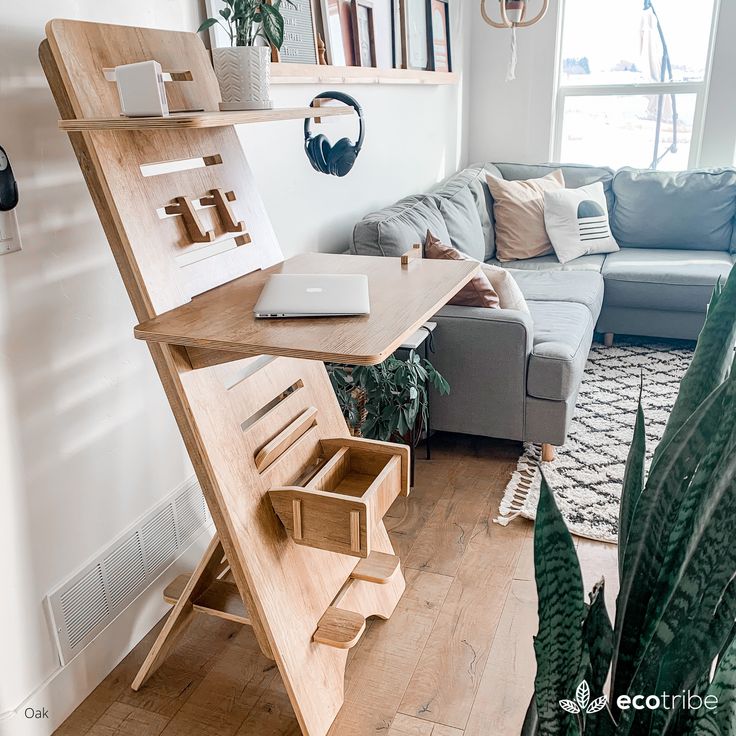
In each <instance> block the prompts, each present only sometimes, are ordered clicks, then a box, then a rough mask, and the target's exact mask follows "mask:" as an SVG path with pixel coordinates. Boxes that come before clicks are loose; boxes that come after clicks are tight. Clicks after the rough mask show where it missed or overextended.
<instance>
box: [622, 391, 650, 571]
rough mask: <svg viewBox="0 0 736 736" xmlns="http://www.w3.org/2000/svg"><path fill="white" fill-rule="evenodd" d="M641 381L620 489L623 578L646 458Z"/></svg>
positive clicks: (642, 484)
mask: <svg viewBox="0 0 736 736" xmlns="http://www.w3.org/2000/svg"><path fill="white" fill-rule="evenodd" d="M642 390H643V381H642V384H641V387H640V389H639V404H638V407H637V410H636V422H635V424H634V437H633V439H632V440H631V447H629V454H628V457H627V458H626V468H625V470H624V483H623V488H622V490H621V506H620V507H619V514H618V540H619V541H618V573H619V578H623V562H624V551H625V550H626V540H627V539H628V538H629V529H630V528H631V518H632V516H633V514H634V509H635V508H636V504H637V503H638V502H639V497H640V496H641V493H642V491H643V490H644V475H645V471H644V464H645V460H646V450H647V448H646V443H647V437H646V430H645V421H644V409H643V407H642V405H641V398H642Z"/></svg>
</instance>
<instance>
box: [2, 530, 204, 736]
mask: <svg viewBox="0 0 736 736" xmlns="http://www.w3.org/2000/svg"><path fill="white" fill-rule="evenodd" d="M213 533H214V528H213V527H212V526H211V525H210V526H209V527H207V528H205V530H204V531H203V532H202V533H201V534H200V535H199V536H198V537H196V538H195V539H194V541H193V542H192V543H191V544H190V545H189V547H187V549H186V550H185V551H184V552H183V553H182V554H181V555H180V556H179V557H178V558H177V559H176V561H175V562H174V563H173V564H172V565H170V566H169V567H168V568H166V569H165V570H164V571H163V572H162V573H161V574H160V575H159V576H158V577H157V578H156V580H154V581H153V583H151V585H149V586H148V588H146V589H145V590H144V591H143V592H142V593H141V594H140V595H139V596H138V597H137V598H136V599H135V600H134V601H133V602H132V603H131V604H130V605H129V606H128V607H127V608H126V609H125V610H124V611H122V612H121V613H120V614H119V615H118V616H117V617H116V618H115V619H114V620H113V621H112V622H111V623H110V625H109V626H107V628H105V629H104V630H103V631H101V632H100V634H99V635H98V636H97V637H95V639H93V640H92V641H91V642H90V643H89V644H88V645H87V646H86V647H85V648H84V649H83V650H82V651H81V652H80V653H79V654H78V655H77V656H76V657H74V659H72V660H71V661H70V662H69V663H68V664H67V665H66V666H64V667H60V668H59V669H58V670H56V672H54V673H53V674H52V675H51V676H50V677H49V678H48V679H47V680H46V681H45V682H44V683H43V684H42V685H41V686H40V687H39V688H38V689H37V690H36V691H35V692H33V693H32V694H31V695H30V696H29V697H28V698H27V699H26V700H25V701H24V702H23V703H21V704H20V705H19V706H18V707H17V708H16V709H15V710H12V711H7V712H6V713H3V714H2V715H0V736H51V734H52V733H53V732H54V730H55V729H57V728H58V727H59V726H60V725H61V724H62V723H63V722H64V721H65V720H66V719H67V718H68V717H69V715H70V714H71V713H72V711H73V710H74V709H75V708H76V707H77V706H78V705H79V704H80V703H81V702H82V701H83V700H84V699H85V698H86V697H87V696H88V695H89V694H90V693H91V692H92V690H94V689H95V687H97V685H99V684H100V682H102V680H104V679H105V677H106V676H107V675H108V674H109V673H110V672H111V671H112V670H113V669H114V668H115V666H116V665H117V664H118V663H119V662H120V661H121V660H122V659H123V658H124V657H125V655H126V654H128V652H130V651H131V649H133V648H134V647H135V645H136V644H137V643H138V642H139V641H140V640H141V639H142V638H143V637H144V636H145V635H146V634H147V633H148V632H149V631H150V630H151V629H152V628H153V627H154V626H155V625H156V623H157V622H158V621H159V620H160V619H161V617H162V616H163V615H164V614H165V613H166V611H168V610H170V607H169V606H168V605H167V604H166V603H164V602H163V590H164V588H165V587H166V585H167V584H168V583H169V582H170V581H171V579H172V578H173V577H176V575H179V574H181V573H183V572H188V571H191V570H192V569H194V566H195V565H196V564H197V562H198V561H199V559H200V557H201V556H202V554H203V552H204V550H205V548H206V547H207V545H208V544H209V542H210V540H211V538H212V534H213ZM36 711H38V712H40V714H42V715H41V717H39V718H35V717H28V715H26V712H28V714H30V713H31V712H34V713H35V712H36ZM43 714H46V716H45V717H44V716H43Z"/></svg>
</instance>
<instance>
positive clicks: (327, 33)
mask: <svg viewBox="0 0 736 736" xmlns="http://www.w3.org/2000/svg"><path fill="white" fill-rule="evenodd" d="M320 6H321V10H322V32H323V35H324V40H325V51H326V54H327V63H328V64H331V65H332V66H353V64H354V49H353V36H352V34H353V29H352V10H351V7H350V0H321V4H320Z"/></svg>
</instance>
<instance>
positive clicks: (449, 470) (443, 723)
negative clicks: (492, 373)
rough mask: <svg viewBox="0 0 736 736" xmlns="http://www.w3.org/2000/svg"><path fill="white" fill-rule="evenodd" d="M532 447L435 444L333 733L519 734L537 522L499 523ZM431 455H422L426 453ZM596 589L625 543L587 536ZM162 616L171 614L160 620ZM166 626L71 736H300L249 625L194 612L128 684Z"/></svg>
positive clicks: (587, 560)
mask: <svg viewBox="0 0 736 736" xmlns="http://www.w3.org/2000/svg"><path fill="white" fill-rule="evenodd" d="M519 452H520V446H519V445H518V444H515V443H509V442H497V441H493V440H486V439H480V438H469V437H461V436H454V435H447V436H439V437H438V438H436V439H435V440H434V441H433V454H432V460H431V461H425V460H422V459H421V458H420V459H419V460H418V462H417V467H416V486H415V489H414V492H413V493H412V495H411V496H409V498H399V499H397V501H396V503H395V504H394V506H393V507H392V508H391V510H390V511H389V514H388V516H387V517H386V525H387V527H388V529H389V530H390V532H391V538H392V540H393V543H394V547H395V549H396V551H397V553H398V554H399V555H400V556H401V560H402V566H403V569H404V573H405V575H406V580H407V588H406V593H405V594H404V596H403V598H402V599H401V601H400V602H399V605H398V607H397V609H396V611H395V613H394V615H393V616H392V617H391V619H390V620H389V621H380V620H372V621H369V625H368V629H367V631H366V633H365V634H364V636H363V638H362V640H361V641H360V643H359V644H358V645H357V646H356V647H355V648H354V649H353V650H351V659H350V663H349V665H348V670H347V681H346V687H345V705H344V706H343V708H342V710H341V711H340V713H339V715H338V717H337V719H336V721H335V724H334V726H333V727H332V729H331V731H330V736H377V735H378V736H462V735H463V734H464V735H465V736H490V735H493V736H496V735H497V736H515V734H518V732H519V727H520V725H521V722H522V720H523V718H524V712H525V711H526V707H527V705H528V703H529V699H530V697H531V693H532V682H533V679H534V653H533V649H532V635H533V634H534V633H535V631H536V592H535V586H534V566H533V551H532V524H531V522H528V521H526V520H524V519H518V520H516V521H515V522H513V523H512V524H511V525H510V526H508V527H502V526H499V525H497V524H494V523H493V518H494V517H495V516H496V514H497V511H498V503H499V500H500V498H501V495H502V492H503V488H504V485H505V484H506V482H507V481H508V479H509V476H510V474H511V471H512V470H513V468H514V464H515V462H516V460H517V458H518V456H519ZM420 455H421V452H420ZM578 550H579V555H580V558H581V565H582V568H583V574H584V577H585V584H586V589H590V587H592V585H593V583H594V582H595V581H596V580H597V579H599V578H600V577H601V575H605V577H606V582H607V586H608V595H607V597H608V599H609V611H612V610H613V598H614V596H615V592H616V589H617V580H616V547H615V546H613V545H607V544H601V543H596V542H591V541H588V540H582V539H581V540H578ZM159 626H160V624H159ZM157 631H158V627H156V629H154V630H153V631H152V632H151V633H149V634H148V636H147V637H146V638H145V639H144V640H143V641H142V642H141V643H140V644H139V645H138V646H137V647H136V648H135V649H134V650H133V651H132V652H131V653H130V654H129V655H128V657H126V659H125V660H123V662H121V663H120V665H118V667H116V668H115V670H113V672H112V673H111V674H110V675H109V676H108V677H107V678H106V679H105V681H104V682H102V684H100V686H99V687H98V688H97V689H96V690H95V691H94V692H93V693H92V694H91V695H90V696H89V697H88V698H87V699H86V700H85V701H84V702H83V703H82V704H81V705H80V706H79V708H77V710H76V711H75V712H74V713H73V714H72V715H71V716H70V717H69V719H67V721H66V722H65V723H64V724H63V725H62V726H61V727H60V728H59V729H58V730H57V731H56V734H58V735H59V736H83V735H84V734H87V735H89V736H159V734H160V735H162V736H287V735H288V736H291V735H293V736H298V734H299V733H300V731H299V727H298V725H297V722H296V719H295V717H294V714H293V711H292V709H291V705H290V703H289V700H288V698H287V696H286V693H285V691H284V688H283V686H282V684H281V680H280V677H279V675H278V671H277V668H276V666H275V664H274V663H273V662H271V661H270V660H268V659H265V658H264V657H263V656H262V655H261V653H260V651H259V649H258V645H257V644H256V641H255V638H254V636H253V632H252V630H251V629H250V627H241V626H239V625H238V624H233V623H229V622H227V621H223V620H220V619H217V618H213V617H210V616H205V615H200V616H197V617H196V618H195V623H194V624H193V625H192V626H191V628H190V629H189V631H188V632H187V634H186V635H185V636H184V637H183V640H182V642H181V643H180V644H179V645H178V647H177V648H176V649H175V650H174V652H173V654H172V655H171V656H170V657H169V659H168V660H167V661H166V663H165V664H164V665H163V667H162V668H161V669H160V670H159V671H158V673H157V674H156V675H154V677H153V678H152V679H151V681H150V682H149V683H148V684H147V685H146V686H144V687H143V688H142V689H141V691H140V692H138V693H134V692H133V691H132V690H131V689H130V683H131V681H132V679H133V677H134V675H135V672H136V670H137V669H138V667H139V665H140V663H141V662H142V660H143V658H144V656H145V654H146V652H147V651H148V648H149V647H150V645H151V642H152V641H153V637H154V636H155V634H156V633H157Z"/></svg>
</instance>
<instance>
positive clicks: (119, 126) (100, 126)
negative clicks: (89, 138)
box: [59, 105, 353, 132]
mask: <svg viewBox="0 0 736 736" xmlns="http://www.w3.org/2000/svg"><path fill="white" fill-rule="evenodd" d="M352 114H353V109H352V108H351V107H348V106H346V105H340V106H335V107H332V106H330V107H319V108H315V107H284V108H274V109H273V110H229V111H225V112H220V111H217V110H212V111H208V112H177V113H173V114H171V115H169V116H168V117H157V118H127V117H124V116H122V115H119V116H118V117H114V118H81V119H78V120H59V128H60V129H61V130H64V131H67V132H78V131H86V130H89V131H91V130H160V129H162V128H175V129H179V130H180V129H184V128H221V127H224V126H227V125H243V124H248V123H268V122H274V121H277V120H303V119H304V118H317V117H318V118H327V117H332V116H335V115H352Z"/></svg>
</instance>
